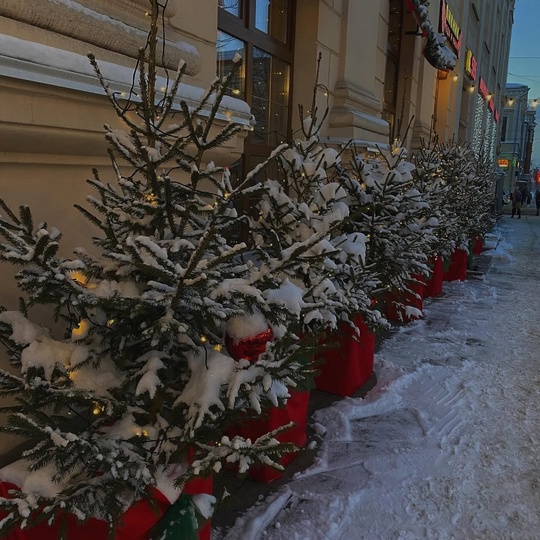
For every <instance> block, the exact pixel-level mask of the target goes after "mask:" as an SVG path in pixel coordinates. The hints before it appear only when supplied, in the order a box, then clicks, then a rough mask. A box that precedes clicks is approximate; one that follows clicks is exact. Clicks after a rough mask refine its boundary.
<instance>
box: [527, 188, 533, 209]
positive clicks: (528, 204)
mask: <svg viewBox="0 0 540 540" xmlns="http://www.w3.org/2000/svg"><path fill="white" fill-rule="evenodd" d="M531 201H532V193H531V192H530V191H529V193H527V208H528V207H529V206H530V204H531Z"/></svg>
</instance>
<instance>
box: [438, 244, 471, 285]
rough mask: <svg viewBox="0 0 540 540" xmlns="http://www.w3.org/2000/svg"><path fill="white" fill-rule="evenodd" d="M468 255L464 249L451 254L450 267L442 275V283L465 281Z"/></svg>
mask: <svg viewBox="0 0 540 540" xmlns="http://www.w3.org/2000/svg"><path fill="white" fill-rule="evenodd" d="M468 257H469V255H468V253H467V252H466V251H465V250H464V249H455V250H454V251H453V252H452V256H451V260H450V267H449V269H448V271H447V272H445V273H444V281H456V280H459V281H465V279H467V259H468Z"/></svg>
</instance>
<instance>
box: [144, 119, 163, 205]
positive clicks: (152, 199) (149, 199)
mask: <svg viewBox="0 0 540 540" xmlns="http://www.w3.org/2000/svg"><path fill="white" fill-rule="evenodd" d="M157 118H158V119H159V115H158V116H157ZM144 199H145V200H146V202H147V203H148V204H149V205H150V206H152V207H154V208H155V207H156V206H157V205H158V200H157V197H156V196H155V195H154V194H153V193H147V194H146V195H145V196H144Z"/></svg>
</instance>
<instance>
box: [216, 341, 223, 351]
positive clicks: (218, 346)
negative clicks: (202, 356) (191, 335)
mask: <svg viewBox="0 0 540 540" xmlns="http://www.w3.org/2000/svg"><path fill="white" fill-rule="evenodd" d="M221 349H223V346H222V345H220V344H219V343H218V344H217V345H214V351H217V352H221Z"/></svg>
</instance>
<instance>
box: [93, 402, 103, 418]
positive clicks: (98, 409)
mask: <svg viewBox="0 0 540 540" xmlns="http://www.w3.org/2000/svg"><path fill="white" fill-rule="evenodd" d="M104 410H105V405H101V404H100V403H94V404H93V405H92V414H95V415H96V416H97V415H98V414H101V413H102V412H103V411H104Z"/></svg>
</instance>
